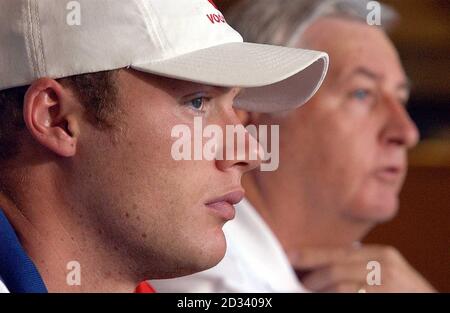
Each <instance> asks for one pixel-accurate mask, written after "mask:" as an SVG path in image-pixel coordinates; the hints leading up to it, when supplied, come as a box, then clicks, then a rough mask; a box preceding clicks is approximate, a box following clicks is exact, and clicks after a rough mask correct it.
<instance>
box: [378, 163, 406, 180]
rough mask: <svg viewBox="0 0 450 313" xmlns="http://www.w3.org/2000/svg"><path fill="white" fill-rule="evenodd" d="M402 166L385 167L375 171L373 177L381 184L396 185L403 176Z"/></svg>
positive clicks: (403, 168) (404, 169)
mask: <svg viewBox="0 0 450 313" xmlns="http://www.w3.org/2000/svg"><path fill="white" fill-rule="evenodd" d="M405 171H406V168H405V167H404V166H395V165H393V166H385V167H382V168H380V169H379V170H377V171H375V176H376V177H377V178H378V179H379V180H380V181H382V182H384V183H388V184H397V183H398V182H399V181H400V180H401V179H402V178H403V177H404V175H405Z"/></svg>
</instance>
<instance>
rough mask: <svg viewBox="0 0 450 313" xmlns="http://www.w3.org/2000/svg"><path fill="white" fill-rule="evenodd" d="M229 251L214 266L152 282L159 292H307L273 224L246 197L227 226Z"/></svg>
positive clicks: (225, 229)
mask: <svg viewBox="0 0 450 313" xmlns="http://www.w3.org/2000/svg"><path fill="white" fill-rule="evenodd" d="M224 232H225V236H226V238H227V252H226V254H225V257H224V259H223V260H222V261H221V262H220V263H219V264H218V265H217V266H216V267H213V268H212V269H209V270H207V271H204V272H201V273H197V274H194V275H190V276H185V277H182V278H176V279H169V280H154V281H151V284H152V286H154V287H155V289H156V291H157V292H195V293H197V292H205V293H209V292H216V293H217V292H223V293H227V292H306V290H305V289H304V288H303V286H302V285H301V284H300V282H299V281H298V279H297V276H296V275H295V272H294V270H293V269H292V267H291V265H290V263H289V260H288V258H287V256H286V254H285V252H284V250H283V248H282V247H281V244H280V242H279V241H278V239H277V238H276V237H275V235H274V234H273V232H272V231H271V229H270V228H269V226H268V225H267V224H266V223H265V222H264V220H263V219H262V217H261V216H260V215H259V214H258V213H257V211H256V210H255V208H254V207H253V206H252V205H251V204H250V203H249V202H248V201H247V200H243V201H242V202H241V203H239V204H238V205H237V206H236V218H235V219H234V220H233V221H230V222H228V223H227V224H226V225H225V227H224Z"/></svg>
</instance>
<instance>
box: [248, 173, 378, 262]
mask: <svg viewBox="0 0 450 313" xmlns="http://www.w3.org/2000/svg"><path fill="white" fill-rule="evenodd" d="M255 175H260V174H259V173H258V174H253V173H252V174H250V175H247V176H245V177H244V186H245V188H246V195H247V199H248V200H249V201H250V203H252V205H253V206H254V207H255V208H256V210H257V211H258V212H259V213H260V214H261V216H262V217H263V218H264V220H265V221H266V222H267V224H268V225H269V226H270V228H271V229H272V230H273V232H274V233H275V235H276V236H277V238H278V239H279V240H280V242H281V244H282V246H283V248H284V249H285V250H286V252H287V253H288V254H289V253H291V252H292V253H293V252H296V251H299V250H301V249H302V247H314V246H316V247H317V246H321V247H323V246H350V245H352V244H353V243H355V242H358V241H360V240H361V239H362V238H363V237H364V236H365V235H366V234H367V232H368V231H369V230H370V228H371V225H368V224H367V223H360V222H357V221H353V220H351V219H348V218H345V217H342V216H340V215H339V214H334V212H337V210H330V209H329V208H318V207H315V206H314V203H310V201H308V199H307V197H305V196H304V195H303V194H302V193H301V192H299V190H298V188H297V187H295V185H294V184H288V183H284V184H281V183H279V182H277V181H276V180H274V179H271V178H269V177H264V183H261V177H255ZM262 175H270V174H268V173H264V174H262Z"/></svg>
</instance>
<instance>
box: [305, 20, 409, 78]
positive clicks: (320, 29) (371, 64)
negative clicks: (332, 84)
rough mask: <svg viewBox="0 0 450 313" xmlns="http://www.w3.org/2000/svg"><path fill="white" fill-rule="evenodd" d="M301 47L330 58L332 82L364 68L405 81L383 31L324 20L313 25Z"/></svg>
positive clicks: (399, 64) (393, 50)
mask: <svg viewBox="0 0 450 313" xmlns="http://www.w3.org/2000/svg"><path fill="white" fill-rule="evenodd" d="M301 44H302V45H307V47H308V48H311V49H319V50H323V51H326V52H327V53H328V54H329V55H330V71H329V73H328V76H329V78H332V77H335V78H336V77H338V76H345V75H347V74H348V73H350V72H353V71H355V70H356V69H357V68H361V67H365V68H367V69H369V70H370V71H371V72H374V73H377V74H378V75H379V76H383V77H391V78H392V79H397V80H406V76H405V73H404V69H403V67H402V64H401V61H400V58H399V55H398V52H397V50H396V48H395V46H394V45H393V43H392V41H391V40H390V39H389V37H388V35H387V34H386V33H385V31H384V30H383V29H382V28H380V27H377V26H369V25H367V24H366V23H364V22H362V21H358V20H351V19H345V18H341V17H324V18H321V19H318V20H317V21H315V22H314V23H312V24H311V26H310V27H309V28H308V29H307V30H306V32H305V33H304V36H303V39H302V40H301Z"/></svg>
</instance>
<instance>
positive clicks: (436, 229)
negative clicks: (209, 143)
mask: <svg viewBox="0 0 450 313" xmlns="http://www.w3.org/2000/svg"><path fill="white" fill-rule="evenodd" d="M238 1H239V0H216V1H215V2H216V4H217V5H218V6H219V7H220V9H221V10H222V12H224V13H225V17H226V9H227V8H228V7H229V6H231V5H233V4H234V3H235V2H238ZM254 1H258V0H254ZM273 1H277V0H273ZM318 1H320V0H318ZM381 2H383V3H385V4H389V5H391V6H392V7H394V8H395V9H396V10H397V11H398V12H399V14H400V16H401V20H400V24H399V25H398V26H397V28H396V29H395V30H394V31H393V33H392V34H391V37H392V39H393V41H394V42H395V44H396V46H397V48H398V50H399V51H400V55H401V57H402V60H403V63H404V65H405V68H406V71H407V73H408V75H409V76H410V78H411V80H412V83H413V93H412V97H411V101H410V103H409V112H410V114H411V116H412V118H413V119H414V121H415V122H416V124H417V125H418V127H419V129H420V132H421V135H422V142H421V144H420V145H419V146H418V147H417V148H416V149H415V150H414V151H412V152H411V155H410V160H411V166H410V170H409V175H408V178H407V181H406V184H405V187H404V189H403V191H402V194H401V209H400V214H399V216H398V217H397V218H396V219H395V220H393V221H392V222H390V223H387V224H384V225H381V226H379V227H377V228H376V229H375V230H374V231H373V232H372V233H371V234H370V235H369V236H368V238H367V240H366V242H370V243H382V244H388V245H393V246H395V247H396V248H398V249H399V250H400V251H401V252H402V253H403V255H404V256H405V257H406V258H407V259H408V260H409V262H410V263H411V264H412V265H413V266H414V267H415V268H416V269H417V270H419V271H420V272H421V273H422V274H423V275H424V276H425V277H426V278H427V279H429V281H430V282H431V283H432V284H433V285H434V286H435V287H436V288H438V290H439V291H442V292H450V0H408V1H406V0H386V1H381Z"/></svg>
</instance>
